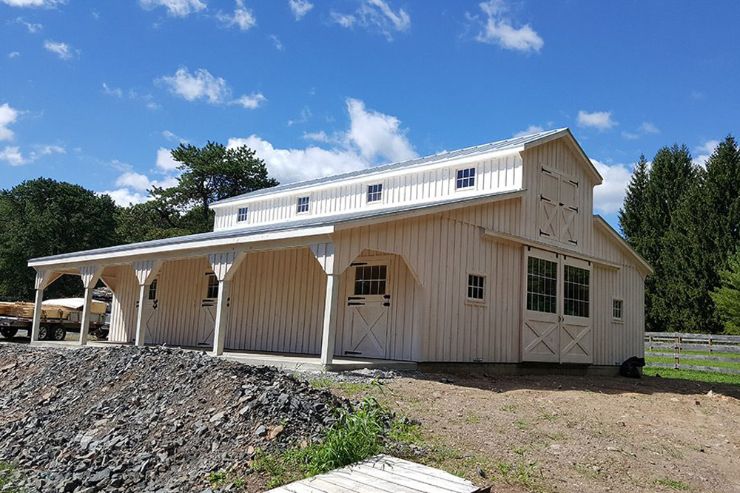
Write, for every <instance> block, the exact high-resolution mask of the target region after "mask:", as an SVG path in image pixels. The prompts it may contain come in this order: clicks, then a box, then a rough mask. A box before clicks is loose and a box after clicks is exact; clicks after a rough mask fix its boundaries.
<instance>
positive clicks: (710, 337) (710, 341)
mask: <svg viewBox="0 0 740 493" xmlns="http://www.w3.org/2000/svg"><path fill="white" fill-rule="evenodd" d="M709 352H710V353H711V352H712V334H709Z"/></svg>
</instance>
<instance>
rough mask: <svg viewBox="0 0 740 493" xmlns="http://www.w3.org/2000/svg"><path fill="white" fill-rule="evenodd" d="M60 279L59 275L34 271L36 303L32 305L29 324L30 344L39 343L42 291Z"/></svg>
mask: <svg viewBox="0 0 740 493" xmlns="http://www.w3.org/2000/svg"><path fill="white" fill-rule="evenodd" d="M60 277H61V274H58V273H56V272H50V271H36V282H35V287H36V301H35V303H34V305H33V321H32V323H31V344H33V343H35V342H38V341H39V329H40V328H41V311H42V309H43V300H44V289H45V288H46V287H47V286H48V285H49V284H51V283H52V282H54V281H56V280H57V279H59V278H60Z"/></svg>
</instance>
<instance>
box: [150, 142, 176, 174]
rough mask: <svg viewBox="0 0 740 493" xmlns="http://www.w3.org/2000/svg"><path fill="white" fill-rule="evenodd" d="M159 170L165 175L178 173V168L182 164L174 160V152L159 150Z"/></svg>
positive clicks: (163, 148)
mask: <svg viewBox="0 0 740 493" xmlns="http://www.w3.org/2000/svg"><path fill="white" fill-rule="evenodd" d="M156 164H157V169H159V170H160V171H163V172H165V173H172V172H175V171H177V167H178V166H180V164H181V163H179V162H177V161H175V160H174V159H172V151H171V150H170V149H167V148H165V147H160V148H159V149H157V162H156Z"/></svg>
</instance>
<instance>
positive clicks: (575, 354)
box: [560, 257, 594, 363]
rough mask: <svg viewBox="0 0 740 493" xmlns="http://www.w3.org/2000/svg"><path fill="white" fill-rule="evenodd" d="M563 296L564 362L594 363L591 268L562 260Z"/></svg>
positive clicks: (585, 264) (567, 258)
mask: <svg viewBox="0 0 740 493" xmlns="http://www.w3.org/2000/svg"><path fill="white" fill-rule="evenodd" d="M562 277H563V289H562V292H563V296H562V310H563V311H562V314H563V315H562V317H561V322H560V362H561V363H593V358H594V356H593V354H594V353H593V346H594V340H593V338H594V332H593V323H592V317H591V298H592V297H591V266H590V265H589V263H588V262H585V261H583V260H579V259H576V258H573V257H565V258H563V261H562Z"/></svg>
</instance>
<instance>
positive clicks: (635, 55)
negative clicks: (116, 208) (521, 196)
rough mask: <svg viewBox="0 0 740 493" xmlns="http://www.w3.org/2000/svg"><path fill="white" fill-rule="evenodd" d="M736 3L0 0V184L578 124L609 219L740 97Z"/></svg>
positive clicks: (424, 143)
mask: <svg viewBox="0 0 740 493" xmlns="http://www.w3.org/2000/svg"><path fill="white" fill-rule="evenodd" d="M738 19H740V3H738V2H734V1H725V2H721V1H717V2H711V3H705V2H689V1H675V0H673V1H652V2H644V1H632V2H630V1H624V2H593V1H585V0H584V1H561V2H556V1H550V2H543V1H533V0H520V1H515V0H498V1H492V2H483V3H481V2H476V1H471V2H463V1H454V2H452V1H445V2H442V1H440V2H437V1H432V0H423V1H422V0H418V1H412V0H336V1H319V0H311V1H308V0H238V1H235V0H219V1H217V0H138V1H136V0H119V1H92V0H88V1H82V0H66V1H65V0H0V188H9V187H12V186H13V185H16V184H18V183H20V182H21V181H23V180H26V179H31V178H36V177H39V176H46V177H52V178H55V179H58V180H66V181H70V182H74V183H79V184H80V185H83V186H85V187H87V188H90V189H92V190H95V191H98V192H103V191H106V192H110V193H111V194H112V195H113V196H114V198H115V199H116V200H117V201H118V202H119V203H127V202H129V201H141V200H144V199H145V198H146V188H147V187H149V186H151V185H152V184H164V185H166V184H168V183H172V181H173V179H174V176H175V173H176V171H174V170H173V163H172V162H171V160H170V159H168V157H167V149H169V148H172V147H174V146H176V145H177V143H178V142H179V141H181V140H183V141H187V142H191V143H194V144H198V145H202V144H204V143H205V142H206V141H207V140H214V141H218V142H223V143H231V144H239V143H246V144H248V145H250V146H252V147H254V148H255V149H256V150H257V152H258V154H259V155H260V156H261V157H263V158H264V159H265V160H266V161H267V163H268V168H269V169H270V171H271V173H272V174H273V175H275V176H276V177H277V178H278V179H279V180H281V181H282V182H289V181H294V180H297V179H302V178H310V177H315V176H320V175H325V174H330V173H334V172H339V171H345V170H347V169H355V168H357V167H363V166H372V165H375V164H379V163H383V162H388V161H396V160H400V159H405V158H408V157H412V156H415V155H425V154H431V153H435V152H439V151H442V150H450V149H456V148H460V147H466V146H470V145H476V144H481V143H484V142H489V141H492V140H498V139H501V138H506V137H509V136H512V135H514V134H516V133H520V132H524V131H526V130H527V129H535V130H536V129H548V128H555V127H565V126H567V127H570V128H571V129H572V130H573V132H574V134H575V135H576V138H577V139H578V140H579V141H580V142H581V144H582V145H583V147H584V149H585V150H586V152H587V153H588V154H589V156H590V157H591V158H592V159H594V160H596V161H598V164H597V166H598V167H599V169H600V170H601V171H602V174H603V175H604V176H605V177H606V181H605V184H604V185H603V186H602V187H600V189H598V190H597V192H596V207H597V212H600V213H602V214H604V215H605V216H606V217H607V218H608V219H609V220H610V222H612V223H615V212H616V210H617V209H618V207H619V204H620V203H621V197H622V194H623V190H624V186H625V184H626V182H627V180H628V179H629V171H630V170H631V166H632V163H633V162H634V161H635V160H636V159H637V158H638V157H639V155H640V154H641V153H645V155H646V156H648V158H650V157H651V156H652V155H653V154H654V152H655V151H656V150H657V148H658V147H660V146H661V145H665V144H672V143H674V142H679V143H685V144H686V145H688V146H689V148H690V149H691V150H692V153H693V154H694V156H695V158H696V159H697V161H699V162H700V161H702V160H703V159H706V155H707V154H708V153H710V152H711V150H712V148H713V146H714V145H716V141H717V140H718V139H721V138H723V137H724V136H725V135H727V134H728V133H733V132H735V130H736V128H737V123H738V115H739V114H740V96H739V95H738V91H737V83H738V81H739V80H740V63H739V61H740V55H738V48H740V46H738V38H737V35H736V32H737V20H738Z"/></svg>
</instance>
